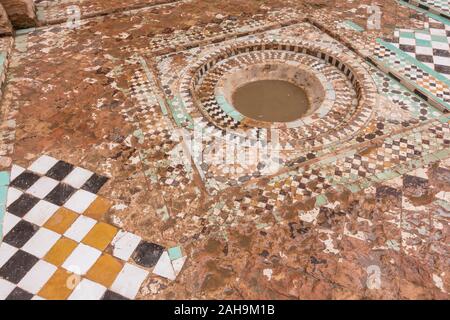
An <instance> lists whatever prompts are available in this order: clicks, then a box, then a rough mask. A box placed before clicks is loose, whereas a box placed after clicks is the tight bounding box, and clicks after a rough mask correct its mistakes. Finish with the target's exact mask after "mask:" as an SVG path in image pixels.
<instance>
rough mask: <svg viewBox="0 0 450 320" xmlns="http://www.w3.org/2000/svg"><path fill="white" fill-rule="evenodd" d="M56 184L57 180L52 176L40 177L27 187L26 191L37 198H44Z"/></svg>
mask: <svg viewBox="0 0 450 320" xmlns="http://www.w3.org/2000/svg"><path fill="white" fill-rule="evenodd" d="M57 185H58V181H56V180H54V179H52V178H49V177H40V178H39V180H38V181H36V182H35V183H34V184H33V185H32V186H31V187H30V188H28V190H27V193H29V194H31V195H33V196H35V197H37V198H39V199H44V198H45V196H46V195H48V194H49V193H50V191H52V190H53V189H54V188H55V187H56V186H57Z"/></svg>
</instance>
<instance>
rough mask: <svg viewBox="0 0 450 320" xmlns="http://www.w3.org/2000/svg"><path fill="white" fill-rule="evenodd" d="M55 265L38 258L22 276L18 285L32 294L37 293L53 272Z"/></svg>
mask: <svg viewBox="0 0 450 320" xmlns="http://www.w3.org/2000/svg"><path fill="white" fill-rule="evenodd" d="M56 269H58V268H57V267H56V266H54V265H52V264H50V263H48V262H46V261H44V260H39V261H38V263H36V264H35V265H34V267H33V268H31V270H30V271H29V272H28V273H27V274H26V275H25V277H23V278H22V280H21V281H20V282H19V284H18V286H19V287H20V288H22V289H24V290H26V291H28V292H30V293H32V294H37V293H38V292H39V290H41V289H42V287H43V286H44V285H45V284H46V283H47V281H48V280H49V279H50V277H51V276H52V275H53V274H54V273H55V271H56Z"/></svg>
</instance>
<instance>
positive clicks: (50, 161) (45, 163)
mask: <svg viewBox="0 0 450 320" xmlns="http://www.w3.org/2000/svg"><path fill="white" fill-rule="evenodd" d="M57 162H58V160H56V159H55V158H53V157H49V156H46V155H44V156H41V157H39V158H38V159H37V160H36V161H34V162H33V163H32V164H31V166H30V167H29V168H28V169H29V170H31V171H34V172H36V173H40V174H46V173H47V171H48V170H50V169H51V168H52V167H53V166H54V165H55V164H56V163H57Z"/></svg>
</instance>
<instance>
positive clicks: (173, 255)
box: [168, 247, 183, 261]
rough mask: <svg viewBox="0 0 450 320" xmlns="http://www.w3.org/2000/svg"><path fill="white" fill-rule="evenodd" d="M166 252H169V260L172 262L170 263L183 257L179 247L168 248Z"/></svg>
mask: <svg viewBox="0 0 450 320" xmlns="http://www.w3.org/2000/svg"><path fill="white" fill-rule="evenodd" d="M168 252H169V257H170V260H172V261H173V260H177V259H179V258H182V257H183V253H182V252H181V248H180V247H173V248H170V249H169V250H168Z"/></svg>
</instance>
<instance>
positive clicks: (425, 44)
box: [416, 39, 432, 48]
mask: <svg viewBox="0 0 450 320" xmlns="http://www.w3.org/2000/svg"><path fill="white" fill-rule="evenodd" d="M416 46H420V47H428V48H431V47H432V46H431V41H428V40H422V39H416Z"/></svg>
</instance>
